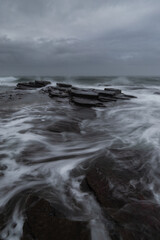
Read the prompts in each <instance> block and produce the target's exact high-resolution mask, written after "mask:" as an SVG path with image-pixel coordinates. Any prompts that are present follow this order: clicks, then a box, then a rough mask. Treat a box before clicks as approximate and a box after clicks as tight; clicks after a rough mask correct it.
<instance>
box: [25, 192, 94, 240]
mask: <svg viewBox="0 0 160 240" xmlns="http://www.w3.org/2000/svg"><path fill="white" fill-rule="evenodd" d="M32 239H38V240H52V239H54V240H75V239H76V240H90V239H91V236H90V230H89V228H88V223H87V222H81V221H71V220H68V219H66V218H65V217H62V216H61V217H58V216H57V214H56V210H55V209H54V208H53V207H52V206H51V204H50V203H49V202H48V201H46V200H44V199H42V198H38V197H36V196H30V197H29V198H28V200H27V203H26V220H25V223H24V226H23V236H22V238H21V240H32Z"/></svg>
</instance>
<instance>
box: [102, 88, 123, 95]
mask: <svg viewBox="0 0 160 240" xmlns="http://www.w3.org/2000/svg"><path fill="white" fill-rule="evenodd" d="M104 90H105V92H106V93H108V94H109V93H110V94H114V95H116V94H120V93H121V92H122V91H121V90H120V89H116V88H105V89H104Z"/></svg>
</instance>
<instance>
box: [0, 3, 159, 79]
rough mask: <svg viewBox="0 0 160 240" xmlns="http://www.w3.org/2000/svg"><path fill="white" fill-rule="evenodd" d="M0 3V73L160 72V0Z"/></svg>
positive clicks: (147, 73) (119, 73)
mask: <svg viewBox="0 0 160 240" xmlns="http://www.w3.org/2000/svg"><path fill="white" fill-rule="evenodd" d="M0 6H1V7H0V29H1V31H0V75H65V74H67V75H85V74H86V75H140V74H142V75H160V68H159V62H160V46H159V41H160V32H159V22H160V2H159V1H158V0H152V1H151V0H139V1H130V0H112V1H111V0H99V1H96V0H85V1H80V0H45V1H44V0H34V1H33V0H27V1H26V0H14V1H12V0H0Z"/></svg>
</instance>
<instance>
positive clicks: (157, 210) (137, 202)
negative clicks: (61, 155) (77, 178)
mask: <svg viewBox="0 0 160 240" xmlns="http://www.w3.org/2000/svg"><path fill="white" fill-rule="evenodd" d="M143 154H144V153H140V152H136V151H135V152H132V153H131V152H130V151H127V152H126V153H123V151H118V150H116V151H112V152H111V154H107V155H106V156H101V158H99V159H97V160H96V161H95V162H94V163H93V165H92V167H90V169H89V170H88V173H87V177H86V181H87V184H88V186H89V188H90V189H92V191H93V192H94V194H95V196H96V198H97V200H98V201H99V203H100V205H101V207H102V208H103V211H104V214H105V216H106V217H107V218H108V219H111V220H112V221H113V222H114V224H115V232H116V235H118V236H119V237H118V239H123V240H141V239H145V240H151V239H156V240H158V239H159V234H160V206H159V205H157V204H155V203H154V196H153V194H152V192H151V191H150V190H149V189H148V188H147V179H145V178H144V176H148V173H147V172H149V166H147V164H146V165H145V166H143V165H141V161H139V162H138V163H137V165H136V161H137V159H142V158H143V159H144V157H145V154H144V156H143ZM146 157H147V156H146ZM124 163H125V164H124ZM127 165H128V166H127ZM142 179H143V180H142ZM143 182H144V183H143ZM153 236H154V238H153Z"/></svg>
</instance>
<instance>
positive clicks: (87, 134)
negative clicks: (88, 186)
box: [0, 76, 160, 240]
mask: <svg viewBox="0 0 160 240" xmlns="http://www.w3.org/2000/svg"><path fill="white" fill-rule="evenodd" d="M33 80H47V81H50V82H51V85H52V86H55V85H56V83H57V82H60V83H69V84H72V85H74V86H76V87H81V88H97V89H104V88H106V87H107V88H110V87H111V88H115V89H121V90H122V92H123V93H125V94H128V95H134V96H136V97H137V98H133V99H130V100H127V101H119V102H118V103H116V104H111V105H108V107H106V108H98V107H96V108H87V109H84V110H83V109H81V108H80V109H79V110H78V111H77V110H76V108H74V107H72V106H70V105H68V104H65V102H64V101H54V100H53V101H51V100H50V99H48V98H47V97H46V98H45V97H44V98H41V97H40V96H39V95H38V91H39V90H37V89H36V90H27V91H28V93H29V94H30V95H29V97H27V98H26V99H25V100H23V96H22V100H21V99H19V101H17V100H16V101H13V102H12V100H10V101H9V100H6V102H5V101H4V100H3V101H2V100H1V99H2V98H0V183H1V184H0V209H1V211H0V212H1V213H2V212H3V210H4V209H6V206H7V208H8V209H9V210H8V212H7V216H9V217H8V219H7V223H6V224H5V227H4V228H3V229H2V230H1V233H0V238H1V239H2V240H3V239H4V240H20V239H21V236H22V232H23V223H24V221H25V217H24V208H23V207H24V206H23V204H22V202H23V201H24V196H25V195H27V194H28V192H29V193H30V192H32V193H34V194H39V195H40V196H42V197H44V198H46V199H47V200H48V201H50V202H51V203H52V204H53V206H56V207H58V209H61V210H62V212H63V213H64V215H65V217H66V218H67V219H70V220H73V221H87V222H88V223H89V228H90V229H91V239H92V240H104V239H105V240H106V239H107V240H111V239H114V238H112V236H111V234H110V231H111V229H112V230H113V229H114V224H113V221H112V220H113V219H114V217H113V216H112V220H111V219H110V218H105V216H104V212H103V210H102V209H101V204H102V202H103V201H101V200H98V201H97V198H96V197H95V195H94V194H93V192H91V191H88V192H87V191H82V189H81V184H82V182H83V180H84V179H85V177H86V173H85V172H86V171H87V170H88V168H89V166H90V164H92V163H93V162H94V161H98V160H97V159H102V158H103V159H104V160H103V161H107V156H110V155H111V156H112V157H109V158H112V162H113V163H114V167H113V172H116V171H120V172H121V173H122V175H123V176H124V175H125V174H128V175H127V179H129V180H127V183H126V185H125V184H121V181H122V179H123V177H119V180H115V179H114V176H112V178H111V181H110V184H111V185H112V187H111V189H112V190H113V188H114V189H116V191H115V192H114V194H115V195H114V196H116V194H119V195H121V199H122V200H123V199H125V198H127V197H128V196H130V195H126V194H128V193H126V192H129V191H130V188H127V187H132V189H140V190H138V191H139V192H143V191H144V189H145V191H148V192H149V193H150V194H151V197H148V198H147V197H146V198H142V202H146V203H147V204H148V203H152V204H155V205H156V206H159V203H160V77H116V76H115V77H112V76H111V77H106V76H104V77H85V76H82V77H11V76H10V77H1V78H0V97H1V96H4V95H7V94H10V93H11V92H12V91H14V88H15V86H16V84H17V83H20V82H26V81H33ZM31 95H32V96H31ZM66 123H67V125H66ZM137 154H138V156H139V157H137ZM117 156H118V157H117ZM105 159H106V160H105ZM117 169H118V170H117ZM76 171H78V174H73V173H74V172H76ZM116 174H117V172H116V173H115V175H116ZM118 176H119V175H118ZM106 177H107V174H106ZM116 179H117V175H116ZM97 181H98V180H97ZM117 182H118V183H119V184H117ZM122 186H123V187H124V189H123V190H122ZM66 189H67V191H66ZM104 191H105V190H104ZM124 192H125V193H124ZM123 193H124V194H123ZM129 194H130V193H129ZM126 196H127V197H126ZM112 197H113V196H112ZM128 199H129V200H128V202H129V203H131V202H132V201H134V202H135V201H136V202H138V201H140V198H139V197H138V198H136V197H135V196H132V197H128ZM133 199H134V200H133ZM137 199H138V200H137ZM99 202H100V203H101V204H100V203H99ZM105 208H106V206H105ZM135 211H136V209H135ZM107 214H108V213H107ZM146 215H147V214H146ZM145 217H148V215H147V216H145ZM116 221H117V219H116ZM159 221H160V219H159ZM15 223H16V224H15ZM120 224H121V222H120ZM147 224H148V223H147ZM147 224H146V226H147V227H146V228H148V225H147ZM142 225H143V224H142ZM144 225H145V224H144ZM144 225H143V226H142V227H141V230H138V231H142V229H144ZM13 226H14V227H13ZM125 226H126V225H125ZM123 227H124V226H123ZM124 228H125V227H124ZM127 229H132V230H133V231H136V230H135V228H134V226H132V227H130V226H129V227H128V228H127ZM116 231H117V230H116ZM118 231H119V230H118ZM147 231H148V230H147ZM144 232H145V231H144ZM147 234H148V235H147ZM149 234H150V232H149V233H148V232H147V233H146V235H145V233H144V237H146V236H148V238H147V237H146V238H144V239H158V238H155V237H153V238H151V235H149ZM120 236H121V238H119V239H126V238H125V237H122V233H120ZM117 239H118V238H117ZM128 239H134V238H128ZM137 239H143V238H137ZM71 240H72V239H71Z"/></svg>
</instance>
